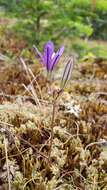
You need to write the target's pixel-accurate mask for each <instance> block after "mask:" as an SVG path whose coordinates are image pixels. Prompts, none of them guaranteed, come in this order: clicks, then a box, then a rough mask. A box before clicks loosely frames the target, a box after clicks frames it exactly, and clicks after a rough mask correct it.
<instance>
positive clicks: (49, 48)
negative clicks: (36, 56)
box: [44, 41, 54, 70]
mask: <svg viewBox="0 0 107 190" xmlns="http://www.w3.org/2000/svg"><path fill="white" fill-rule="evenodd" d="M53 53H54V44H53V43H52V42H51V41H49V42H48V43H47V44H46V45H45V46H44V60H45V65H46V68H47V70H50V66H51V57H52V55H53Z"/></svg>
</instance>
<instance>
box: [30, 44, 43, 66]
mask: <svg viewBox="0 0 107 190" xmlns="http://www.w3.org/2000/svg"><path fill="white" fill-rule="evenodd" d="M33 48H34V49H35V51H36V52H37V54H38V55H39V57H40V58H41V60H42V62H43V63H44V64H45V60H44V57H43V55H42V54H41V52H40V51H39V50H38V49H37V47H36V46H35V45H33Z"/></svg>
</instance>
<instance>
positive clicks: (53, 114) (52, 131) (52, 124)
mask: <svg viewBox="0 0 107 190" xmlns="http://www.w3.org/2000/svg"><path fill="white" fill-rule="evenodd" d="M62 92H63V91H61V90H60V91H59V92H57V94H56V95H55V96H54V98H53V104H52V105H53V108H52V120H51V134H50V145H49V155H48V159H49V161H50V157H51V151H52V145H53V138H54V121H55V113H56V104H57V100H58V98H59V97H60V95H61V94H62Z"/></svg>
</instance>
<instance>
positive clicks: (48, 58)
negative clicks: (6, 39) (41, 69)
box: [33, 41, 74, 89]
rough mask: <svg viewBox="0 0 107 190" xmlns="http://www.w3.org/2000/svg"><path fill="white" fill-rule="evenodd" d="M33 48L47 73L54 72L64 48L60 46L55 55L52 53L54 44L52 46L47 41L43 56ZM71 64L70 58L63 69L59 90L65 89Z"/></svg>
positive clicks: (51, 43)
mask: <svg viewBox="0 0 107 190" xmlns="http://www.w3.org/2000/svg"><path fill="white" fill-rule="evenodd" d="M33 47H34V49H35V50H36V52H37V54H38V55H39V57H40V58H41V60H42V63H43V65H44V66H45V68H46V70H47V72H48V73H49V72H50V73H51V72H52V71H53V70H54V68H55V66H56V64H57V63H58V62H59V60H60V58H61V56H62V54H63V52H64V46H61V47H60V48H59V50H58V51H57V52H56V53H55V52H54V44H53V42H51V41H49V42H47V43H46V44H45V46H44V53H43V54H42V53H41V52H40V51H39V50H38V49H37V47H36V46H35V45H34V46H33ZM73 62H74V60H73V58H72V57H71V58H70V59H69V60H68V62H67V64H66V66H65V68H64V72H63V75H62V80H61V88H62V89H63V88H64V87H65V85H66V83H67V81H68V80H69V79H70V77H71V73H72V68H73Z"/></svg>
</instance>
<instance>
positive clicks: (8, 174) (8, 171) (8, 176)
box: [4, 136, 11, 190]
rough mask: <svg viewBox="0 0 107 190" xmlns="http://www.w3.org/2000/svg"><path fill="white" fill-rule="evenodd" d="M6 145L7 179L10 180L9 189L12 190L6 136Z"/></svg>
mask: <svg viewBox="0 0 107 190" xmlns="http://www.w3.org/2000/svg"><path fill="white" fill-rule="evenodd" d="M4 145H5V154H6V166H7V178H8V187H9V190H11V183H10V170H9V162H8V154H7V142H6V139H5V136H4Z"/></svg>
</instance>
